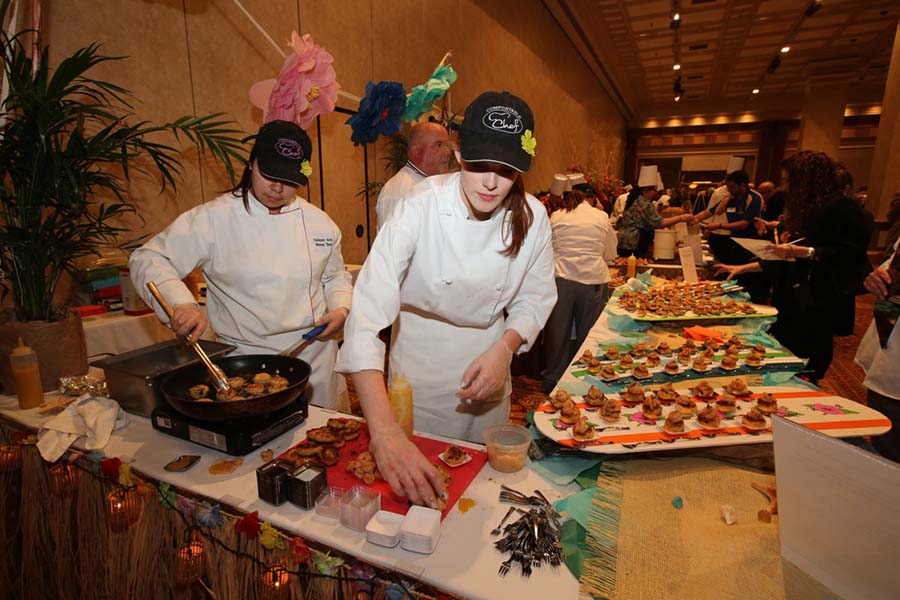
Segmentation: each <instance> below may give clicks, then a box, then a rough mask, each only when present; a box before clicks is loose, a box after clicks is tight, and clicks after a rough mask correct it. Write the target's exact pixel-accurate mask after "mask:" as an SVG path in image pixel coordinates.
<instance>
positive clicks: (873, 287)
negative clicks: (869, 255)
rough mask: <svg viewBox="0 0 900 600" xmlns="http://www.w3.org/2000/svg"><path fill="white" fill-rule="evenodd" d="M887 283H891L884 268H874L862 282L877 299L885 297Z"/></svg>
mask: <svg viewBox="0 0 900 600" xmlns="http://www.w3.org/2000/svg"><path fill="white" fill-rule="evenodd" d="M889 285H891V274H890V273H888V272H887V271H886V270H885V269H875V270H874V271H872V272H871V273H869V276H868V277H866V280H865V281H864V282H863V286H865V288H866V289H867V290H869V291H870V292H872V293H873V294H875V297H876V298H878V299H879V300H884V299H885V298H887V296H888V286H889Z"/></svg>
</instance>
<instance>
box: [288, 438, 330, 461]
mask: <svg viewBox="0 0 900 600" xmlns="http://www.w3.org/2000/svg"><path fill="white" fill-rule="evenodd" d="M321 453H322V447H321V446H319V445H318V444H314V443H312V442H310V441H308V440H307V441H305V442H301V443H300V444H298V445H296V446H294V447H293V448H291V450H290V454H294V455H296V456H301V457H306V458H308V457H312V456H319V455H320V454H321Z"/></svg>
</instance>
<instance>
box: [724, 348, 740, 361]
mask: <svg viewBox="0 0 900 600" xmlns="http://www.w3.org/2000/svg"><path fill="white" fill-rule="evenodd" d="M740 354H741V347H740V346H728V347H727V348H725V356H730V357H731V358H737V357H738V356H739V355H740Z"/></svg>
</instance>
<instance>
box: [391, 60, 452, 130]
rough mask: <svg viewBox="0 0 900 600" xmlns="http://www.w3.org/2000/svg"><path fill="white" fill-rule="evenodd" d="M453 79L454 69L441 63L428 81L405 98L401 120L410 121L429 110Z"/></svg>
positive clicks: (447, 88) (441, 96)
mask: <svg viewBox="0 0 900 600" xmlns="http://www.w3.org/2000/svg"><path fill="white" fill-rule="evenodd" d="M455 81H456V71H454V70H453V67H451V66H450V65H442V66H440V67H438V68H437V69H435V70H434V73H432V74H431V77H430V78H429V79H428V81H426V82H425V83H424V84H422V85H417V86H416V87H414V88H413V89H412V92H411V93H410V95H409V98H407V99H406V112H404V113H403V120H404V121H406V122H407V123H411V122H413V121H415V120H417V119H418V118H419V117H421V116H422V115H424V114H425V113H427V112H430V111H431V109H432V108H434V103H435V102H437V101H438V100H440V99H441V98H443V96H444V94H446V93H447V90H449V89H450V86H451V85H453V83H454V82H455Z"/></svg>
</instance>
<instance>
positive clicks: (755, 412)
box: [741, 407, 768, 429]
mask: <svg viewBox="0 0 900 600" xmlns="http://www.w3.org/2000/svg"><path fill="white" fill-rule="evenodd" d="M741 424H742V425H743V426H744V427H746V428H747V429H765V428H766V427H767V426H768V425H767V424H766V418H765V417H764V416H763V414H762V413H761V412H760V411H759V409H757V408H755V407H754V408H751V409H750V410H749V411H747V414H745V415H744V416H743V417H741Z"/></svg>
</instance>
